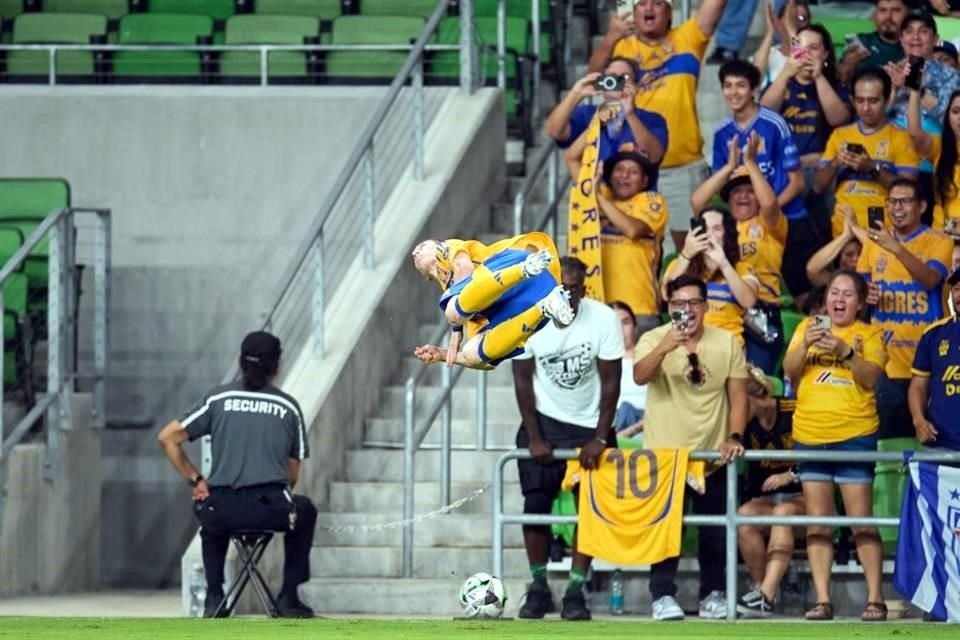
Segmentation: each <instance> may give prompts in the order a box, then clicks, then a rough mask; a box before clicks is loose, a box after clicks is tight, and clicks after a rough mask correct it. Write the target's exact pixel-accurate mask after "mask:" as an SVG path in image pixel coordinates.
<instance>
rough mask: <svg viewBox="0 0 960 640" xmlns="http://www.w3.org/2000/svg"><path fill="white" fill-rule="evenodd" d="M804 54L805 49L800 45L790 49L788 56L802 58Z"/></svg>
mask: <svg viewBox="0 0 960 640" xmlns="http://www.w3.org/2000/svg"><path fill="white" fill-rule="evenodd" d="M806 53H807V48H806V47H804V46H802V45H799V44H795V45H793V46H791V47H790V55H791V56H793V57H794V58H802V57H803V56H804V55H805V54H806Z"/></svg>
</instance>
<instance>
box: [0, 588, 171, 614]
mask: <svg viewBox="0 0 960 640" xmlns="http://www.w3.org/2000/svg"><path fill="white" fill-rule="evenodd" d="M181 615H183V614H182V611H181V607H180V591H179V589H178V590H175V591H96V592H91V593H71V594H63V595H56V596H22V597H18V598H0V616H58V617H59V616H64V617H81V618H171V617H178V616H181Z"/></svg>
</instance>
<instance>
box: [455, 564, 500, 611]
mask: <svg viewBox="0 0 960 640" xmlns="http://www.w3.org/2000/svg"><path fill="white" fill-rule="evenodd" d="M460 604H461V605H462V606H463V614H464V615H465V616H466V617H468V618H487V619H489V618H499V617H500V616H502V615H503V608H504V606H506V604H507V590H506V589H505V588H504V586H503V582H502V581H501V580H500V578H495V577H494V576H492V575H490V574H489V573H475V574H473V575H472V576H470V577H469V578H467V580H466V582H464V583H463V586H462V587H460Z"/></svg>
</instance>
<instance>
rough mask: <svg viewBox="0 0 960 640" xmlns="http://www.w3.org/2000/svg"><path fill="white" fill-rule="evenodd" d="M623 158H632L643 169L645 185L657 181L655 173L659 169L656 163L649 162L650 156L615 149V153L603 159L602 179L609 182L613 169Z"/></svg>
mask: <svg viewBox="0 0 960 640" xmlns="http://www.w3.org/2000/svg"><path fill="white" fill-rule="evenodd" d="M623 160H633V161H634V162H636V163H637V164H638V165H640V168H641V169H643V174H644V175H645V176H647V185H648V186H650V185H654V184H656V182H657V174H658V173H659V170H658V169H657V165H655V164H654V163H652V162H650V158H648V157H646V156H645V155H643V154H641V153H638V152H636V151H632V150H629V151H628V150H624V151H617V152H616V153H615V154H613V155H612V156H610V157H609V158H607V159H606V160H604V161H603V181H604V182H606V183H607V184H610V180H611V178H612V177H613V169H614V167H616V166H617V164H619V163H620V162H622V161H623Z"/></svg>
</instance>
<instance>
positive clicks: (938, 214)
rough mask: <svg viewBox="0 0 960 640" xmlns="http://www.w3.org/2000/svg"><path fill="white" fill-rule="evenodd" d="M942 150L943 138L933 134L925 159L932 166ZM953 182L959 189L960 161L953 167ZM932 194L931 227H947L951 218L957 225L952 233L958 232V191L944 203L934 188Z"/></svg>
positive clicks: (938, 158)
mask: <svg viewBox="0 0 960 640" xmlns="http://www.w3.org/2000/svg"><path fill="white" fill-rule="evenodd" d="M942 151H943V139H942V138H941V137H940V136H933V146H932V147H931V148H930V153H929V155H927V156H926V158H927V160H929V161H930V162H932V163H933V166H937V163H938V162H940V154H941V152H942ZM953 184H955V185H957V188H958V189H960V163H958V164H957V165H956V166H955V167H954V168H953ZM932 195H933V198H934V207H933V228H934V229H936V230H937V231H943V230H944V229H946V228H947V220H953V221H954V222H953V223H951V224H952V225H957V226H956V227H955V228H956V229H957V230H956V231H953V233H960V192H958V193H957V194H955V195H954V196H953V197H952V198H950V200H948V201H947V202H946V203H943V202H940V197H939V195H938V193H937V190H936V189H934V193H933V194H932Z"/></svg>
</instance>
